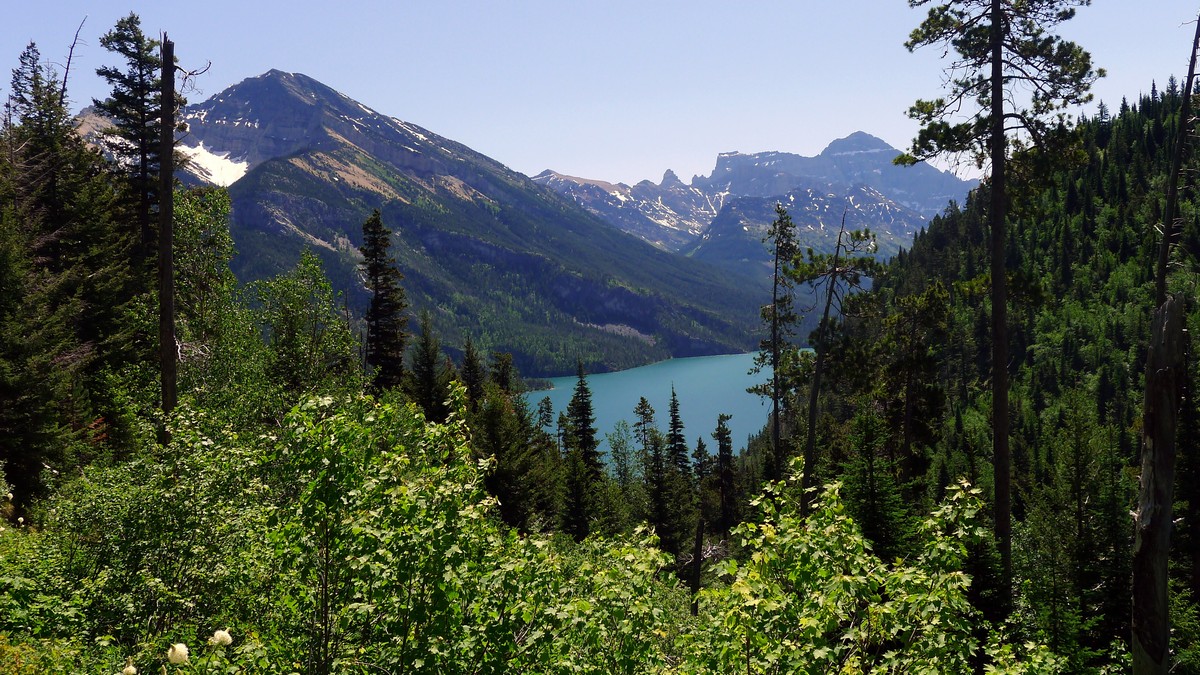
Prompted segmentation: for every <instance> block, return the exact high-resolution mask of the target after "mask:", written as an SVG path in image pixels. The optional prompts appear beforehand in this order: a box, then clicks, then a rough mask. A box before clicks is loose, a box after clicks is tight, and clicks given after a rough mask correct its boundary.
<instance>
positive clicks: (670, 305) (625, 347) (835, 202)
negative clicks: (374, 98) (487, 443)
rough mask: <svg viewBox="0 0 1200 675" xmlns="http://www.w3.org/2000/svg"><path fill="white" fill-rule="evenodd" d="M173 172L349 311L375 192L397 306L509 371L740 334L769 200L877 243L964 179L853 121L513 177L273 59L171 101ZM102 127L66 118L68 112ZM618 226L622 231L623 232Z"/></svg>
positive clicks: (812, 241)
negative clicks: (838, 135) (816, 136)
mask: <svg viewBox="0 0 1200 675" xmlns="http://www.w3.org/2000/svg"><path fill="white" fill-rule="evenodd" d="M183 116H184V121H185V122H186V123H187V131H186V132H185V133H184V134H183V135H182V137H181V143H182V145H183V146H184V151H185V152H186V153H188V154H189V155H190V156H191V160H192V161H191V162H190V164H189V166H188V169H187V171H188V172H189V175H188V176H187V177H186V181H187V182H189V183H198V184H217V185H225V186H228V187H229V191H230V194H231V196H232V199H233V222H232V223H231V229H232V232H233V235H234V241H235V243H236V246H237V249H238V255H237V257H236V258H235V260H234V261H233V265H234V271H235V272H236V273H237V274H238V276H239V278H241V279H242V280H243V281H253V280H255V279H259V278H264V277H266V276H269V275H272V274H276V273H279V272H281V271H284V270H286V269H288V268H290V267H291V266H292V265H294V264H295V262H296V260H297V259H298V258H299V255H300V252H301V251H302V250H303V249H304V248H309V249H312V250H314V251H315V252H317V253H318V254H319V255H320V256H321V257H322V259H323V261H324V262H325V265H326V270H327V273H328V275H329V277H330V279H331V281H332V282H333V283H334V286H335V288H338V289H340V290H341V291H343V292H344V293H345V294H346V297H347V300H348V303H349V304H350V306H351V307H352V308H353V309H356V310H359V311H361V309H362V308H364V307H365V305H366V302H367V297H366V291H365V289H364V287H363V283H362V279H361V275H360V273H359V271H358V267H357V266H358V263H359V261H360V260H361V258H360V256H359V254H358V250H357V246H358V245H359V244H360V243H361V237H362V235H361V228H362V223H363V221H364V220H365V219H366V217H367V216H368V215H369V214H370V212H371V210H372V209H376V208H377V209H380V210H381V212H382V213H383V218H384V222H385V224H386V225H387V226H388V227H390V228H391V229H392V230H393V231H394V232H395V238H394V240H393V243H394V246H393V252H394V253H395V255H396V258H397V261H398V264H399V267H400V269H401V270H402V271H403V273H404V274H405V276H406V279H405V282H404V284H405V288H406V290H407V292H408V294H409V298H410V302H411V304H412V306H413V307H414V309H416V310H418V311H419V310H427V311H429V312H431V314H432V318H433V320H434V325H435V327H436V328H437V330H438V332H439V335H440V337H441V339H442V340H443V342H444V343H445V344H446V345H447V346H448V347H449V348H450V350H451V351H454V350H455V349H456V348H457V347H459V346H461V344H462V342H463V340H464V339H465V337H466V335H467V334H471V335H472V336H473V337H474V339H475V341H476V344H477V345H478V346H479V347H480V348H481V349H482V350H485V351H507V352H511V353H513V355H514V357H515V361H516V363H517V365H518V367H519V368H520V369H521V371H522V372H523V373H525V374H527V375H534V376H540V375H557V374H564V373H569V372H573V371H574V367H575V363H576V360H577V359H582V360H583V361H584V364H585V367H587V368H588V370H590V371H601V370H607V369H612V368H623V367H628V366H631V365H636V364H640V363H646V362H649V361H652V360H656V359H662V358H668V357H672V356H676V357H679V356H695V355H704V354H715V353H728V352H734V351H744V350H748V349H753V348H755V346H756V343H757V337H756V335H757V332H758V331H759V326H760V320H759V318H758V308H759V306H760V305H762V304H763V303H764V301H765V299H766V298H767V297H768V295H769V292H768V286H767V276H766V269H765V267H764V266H763V264H762V263H763V262H764V261H765V260H766V255H767V254H766V248H765V246H764V244H763V242H762V235H763V232H764V230H765V227H766V225H767V224H769V223H770V221H771V219H772V218H773V208H774V204H775V202H776V201H783V202H785V203H786V204H787V205H788V207H789V209H790V210H791V212H792V214H793V217H794V219H795V220H796V222H797V224H798V225H799V226H800V229H801V233H802V243H803V244H804V245H812V246H815V247H817V248H827V247H830V246H832V243H831V242H832V239H831V232H832V235H833V236H836V231H837V225H838V223H839V222H840V219H841V217H842V214H843V213H846V214H847V225H848V226H850V227H863V226H869V227H871V228H872V229H873V230H876V231H877V232H879V234H880V239H881V249H882V250H883V252H884V253H885V254H886V253H890V252H894V251H895V250H897V249H898V248H899V247H900V246H902V245H906V244H907V243H908V242H909V241H910V240H911V237H912V234H913V233H914V232H915V231H916V230H917V229H918V228H920V227H921V226H922V225H923V223H924V221H925V217H926V216H928V215H930V214H932V213H935V212H936V211H937V210H938V209H939V208H940V207H941V206H944V205H945V204H946V203H947V202H948V201H949V200H951V199H961V198H962V197H963V196H964V195H965V194H966V191H967V189H968V187H969V184H967V183H965V182H963V181H958V180H957V179H954V178H953V176H948V175H947V174H943V173H941V172H938V171H936V170H935V169H933V168H932V167H927V166H918V167H914V168H912V169H900V168H897V167H893V166H892V165H891V163H890V161H891V157H893V156H895V154H896V151H895V150H894V149H892V148H889V147H887V145H886V144H885V143H883V142H882V141H879V140H878V139H875V138H873V137H871V136H868V135H867V134H861V133H860V134H854V135H852V136H850V137H849V138H846V139H842V140H841V141H836V142H835V143H833V144H831V145H830V146H829V148H827V149H826V150H825V152H823V153H822V154H821V155H819V156H818V157H815V158H805V157H800V156H798V155H788V154H785V153H760V154H755V155H743V154H739V153H726V154H722V155H720V156H719V157H718V158H717V165H716V168H715V170H714V171H713V174H712V175H711V176H709V177H694V178H693V179H692V183H691V185H686V184H684V183H683V182H682V181H681V180H679V178H678V177H677V176H676V175H675V174H674V173H673V172H671V171H667V172H666V174H665V175H664V177H663V180H662V181H661V182H660V183H659V184H654V183H652V182H650V181H643V182H641V183H638V184H637V185H634V186H632V187H629V186H626V185H623V184H619V183H618V184H611V183H607V182H604V181H599V180H588V179H582V178H574V177H569V176H563V175H561V174H557V173H554V172H549V171H547V172H543V173H542V174H540V175H538V176H536V177H534V178H533V179H530V178H528V177H526V176H524V175H522V174H519V173H517V172H515V171H512V170H510V169H508V168H507V167H505V166H504V165H502V164H501V163H499V162H497V161H496V160H494V159H491V158H489V157H486V156H484V155H482V154H480V153H478V152H475V151H473V150H471V149H470V148H468V147H466V146H464V145H462V144H459V143H456V142H454V141H452V140H449V139H446V138H443V137H441V136H439V135H437V134H435V133H433V132H431V131H428V130H426V129H423V128H421V127H418V126H416V125H413V124H410V123H407V122H403V121H401V120H399V119H396V118H394V117H390V116H388V115H384V114H381V113H378V112H376V111H374V110H372V109H371V108H369V107H367V106H365V105H363V104H361V103H359V102H357V101H354V100H351V99H350V98H348V97H346V96H344V95H342V94H340V93H338V92H337V91H335V90H334V89H332V88H330V87H328V86H326V85H324V84H321V83H320V82H317V81H316V80H313V79H312V78H309V77H307V76H304V75H301V74H295V73H285V72H281V71H278V70H272V71H270V72H268V73H266V74H264V75H261V76H259V77H253V78H249V79H246V80H244V81H242V82H240V83H238V84H236V85H234V86H232V87H229V88H228V89H226V90H224V91H222V92H220V93H219V94H217V95H215V96H213V97H212V98H210V99H208V100H207V101H204V102H201V103H198V104H194V105H190V106H188V107H187V108H185V109H184V111H183ZM99 126H103V122H102V121H100V122H98V121H96V120H94V119H91V120H89V119H85V120H83V122H82V124H81V129H84V130H87V129H92V130H94V129H95V128H97V127H99ZM631 235H632V236H631Z"/></svg>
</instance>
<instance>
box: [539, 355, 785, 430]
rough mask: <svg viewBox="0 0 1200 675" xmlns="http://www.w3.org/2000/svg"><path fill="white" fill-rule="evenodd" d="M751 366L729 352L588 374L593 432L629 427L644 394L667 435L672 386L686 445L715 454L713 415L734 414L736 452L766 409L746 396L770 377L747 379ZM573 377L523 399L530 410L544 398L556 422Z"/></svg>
mask: <svg viewBox="0 0 1200 675" xmlns="http://www.w3.org/2000/svg"><path fill="white" fill-rule="evenodd" d="M753 365H754V354H730V355H725V356H701V357H696V358H690V359H671V360H669V361H660V362H659V363H654V364H651V365H648V366H642V367H641V368H631V369H629V370H622V371H618V372H615V373H600V374H597V375H588V376H587V383H588V388H589V389H591V391H592V409H593V410H594V411H595V415H596V429H597V431H599V432H600V438H601V439H603V437H604V435H605V434H607V433H609V432H611V431H612V430H613V426H614V425H615V424H616V423H617V422H618V421H619V420H625V421H626V422H628V423H629V425H630V427H632V426H633V422H634V420H635V419H636V418H635V417H634V414H633V409H634V407H635V406H636V405H637V403H638V399H639V398H641V397H642V396H645V397H646V400H647V401H649V402H650V405H652V406H654V419H655V422H656V423H657V425H658V428H659V430H661V431H662V432H663V433H666V431H667V425H668V423H669V422H670V408H669V406H670V402H671V386H672V385H674V386H675V395H676V396H677V397H678V398H679V417H680V419H681V420H682V421H683V429H684V435H685V436H686V437H687V439H688V447H689V448H694V447H695V446H696V439H697V438H699V437H703V438H704V443H705V444H706V445H707V446H708V448H709V451H710V452H716V443H715V442H714V441H713V440H712V432H713V430H715V429H716V428H717V415H718V414H720V413H725V414H727V415H733V417H732V419H730V420H729V422H728V424H729V428H730V431H731V432H732V434H733V449H734V453H737V452H738V451H739V450H740V449H741V448H744V447H745V446H746V439H747V438H749V437H750V435H752V434H755V433H757V432H759V431H761V430H762V428H763V425H765V424H766V423H767V414H768V413H769V412H770V410H771V405H770V401H769V399H766V398H762V397H760V396H755V395H752V394H747V393H746V387H749V386H751V385H754V384H756V383H758V382H765V381H767V379H769V378H770V371H769V370H766V371H764V372H762V373H759V374H758V375H754V376H751V375H748V374H747V373H748V371H749V370H750V368H751V367H752V366H753ZM577 379H578V378H576V377H575V376H571V377H555V378H551V379H550V382H551V384H552V385H553V387H554V388H553V389H551V390H549V391H533V392H529V393H527V394H526V395H525V396H526V398H527V399H528V401H529V405H530V407H531V408H532V409H533V410H534V411H536V410H537V404H538V401H540V400H542V398H544V397H546V396H549V397H550V401H551V402H552V403H553V404H554V417H555V419H557V418H558V413H560V412H566V410H567V404H568V403H569V402H570V401H571V395H572V394H573V393H574V392H575V382H576V381H577ZM551 432H552V433H553V430H551ZM605 445H606V444H605Z"/></svg>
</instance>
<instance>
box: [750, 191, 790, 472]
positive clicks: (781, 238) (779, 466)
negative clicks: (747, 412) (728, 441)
mask: <svg viewBox="0 0 1200 675" xmlns="http://www.w3.org/2000/svg"><path fill="white" fill-rule="evenodd" d="M764 241H769V242H770V244H771V260H772V270H771V304H769V305H766V306H765V307H763V308H762V318H763V321H764V322H765V323H766V324H767V325H768V326H769V327H770V331H769V334H768V336H767V337H766V338H764V339H763V341H762V342H761V343H760V344H759V350H760V351H759V353H758V355H757V356H755V358H754V372H759V371H761V370H762V369H763V368H770V369H771V382H770V383H769V385H768V388H766V389H760V388H755V389H754V392H755V393H759V394H760V395H761V394H765V395H767V396H770V397H771V461H770V462H768V463H767V466H768V467H769V470H770V474H769V475H768V476H767V478H768V479H770V480H779V479H780V478H782V477H783V467H784V465H785V463H786V459H787V458H786V456H785V454H786V453H785V451H784V449H783V447H784V441H783V438H781V435H782V433H783V429H782V416H783V403H784V400H785V399H784V389H785V385H784V381H783V379H784V376H785V375H784V372H783V371H784V360H785V359H784V357H785V353H786V352H787V350H788V349H789V348H790V347H791V344H790V339H791V337H792V331H793V329H794V327H795V325H796V322H797V320H798V318H797V316H796V312H795V309H794V308H793V306H792V286H793V282H792V277H791V275H790V274H789V271H790V270H791V269H792V267H793V265H794V264H795V258H796V256H797V255H798V254H799V253H800V249H799V247H798V245H797V244H796V226H795V223H793V222H792V217H791V215H789V214H788V212H787V209H785V208H784V207H783V204H781V203H776V204H775V220H774V221H773V222H772V223H771V227H770V229H768V230H767V236H766V238H765V239H764Z"/></svg>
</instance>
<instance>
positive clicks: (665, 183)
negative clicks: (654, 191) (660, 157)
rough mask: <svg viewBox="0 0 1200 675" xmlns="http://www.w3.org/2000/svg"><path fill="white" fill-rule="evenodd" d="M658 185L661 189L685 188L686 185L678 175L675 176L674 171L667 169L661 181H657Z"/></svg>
mask: <svg viewBox="0 0 1200 675" xmlns="http://www.w3.org/2000/svg"><path fill="white" fill-rule="evenodd" d="M659 187H661V188H663V189H670V188H686V187H687V186H686V185H684V184H683V181H681V180H679V176H676V175H675V172H674V171H672V170H670V169H667V171H666V173H664V174H663V177H662V182H661V183H659Z"/></svg>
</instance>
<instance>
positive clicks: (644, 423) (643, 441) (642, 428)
mask: <svg viewBox="0 0 1200 675" xmlns="http://www.w3.org/2000/svg"><path fill="white" fill-rule="evenodd" d="M633 414H634V416H635V417H637V421H635V422H634V423H633V433H634V436H635V437H636V438H637V441H638V445H639V446H641V450H642V452H643V453H649V452H650V438H651V436H652V435H653V434H654V433H655V432H656V431H657V427H655V426H654V406H652V405H650V402H649V401H647V400H646V397H645V396H642V397H641V398H639V399H638V402H637V406H636V407H634V409H633Z"/></svg>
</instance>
